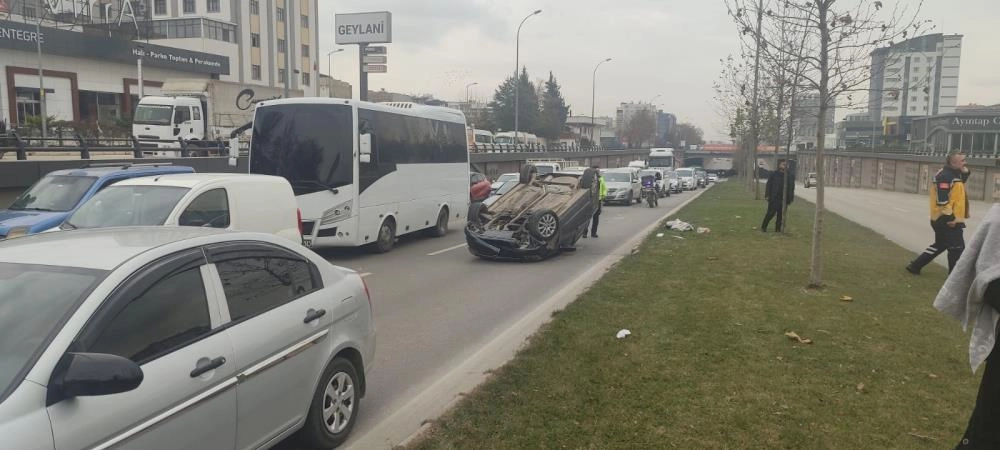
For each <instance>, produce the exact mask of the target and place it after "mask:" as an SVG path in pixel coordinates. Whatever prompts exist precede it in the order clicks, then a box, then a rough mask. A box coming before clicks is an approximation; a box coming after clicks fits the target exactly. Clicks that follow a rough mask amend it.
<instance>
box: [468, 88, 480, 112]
mask: <svg viewBox="0 0 1000 450" xmlns="http://www.w3.org/2000/svg"><path fill="white" fill-rule="evenodd" d="M477 84H479V83H469V84H467V85H465V107H466V108H469V111H470V112H471V111H472V105H470V104H469V88H470V87H472V86H475V85H477Z"/></svg>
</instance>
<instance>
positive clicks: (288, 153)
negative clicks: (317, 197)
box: [250, 104, 354, 195]
mask: <svg viewBox="0 0 1000 450" xmlns="http://www.w3.org/2000/svg"><path fill="white" fill-rule="evenodd" d="M353 128H354V119H353V116H352V112H351V106H350V105H331V104H287V105H281V104H278V105H272V106H263V107H259V108H257V113H256V115H255V116H254V121H253V138H252V140H251V141H250V173H256V174H262V175H276V176H280V177H284V178H285V179H286V180H288V182H289V183H290V184H291V185H292V190H293V191H295V195H304V194H309V193H313V192H320V191H324V190H329V189H333V188H338V187H341V186H347V185H350V184H352V183H354V145H353V137H354V133H353Z"/></svg>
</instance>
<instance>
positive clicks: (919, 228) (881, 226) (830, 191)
mask: <svg viewBox="0 0 1000 450" xmlns="http://www.w3.org/2000/svg"><path fill="white" fill-rule="evenodd" d="M824 194H825V195H824V204H825V205H826V209H827V210H829V211H833V212H835V213H837V214H839V215H841V216H844V217H845V218H847V219H849V220H851V221H853V222H855V223H858V224H860V225H863V226H865V227H867V228H870V229H872V230H874V231H875V232H877V233H879V234H881V235H883V236H885V237H886V238H887V239H889V240H890V241H892V242H895V243H896V244H899V246H901V247H903V248H905V249H907V250H910V251H912V252H914V253H915V254H916V253H920V252H923V251H924V249H925V248H927V245H928V244H930V243H931V242H933V241H934V232H933V231H931V226H930V216H929V213H930V212H929V209H930V203H929V202H930V200H929V199H928V197H927V195H925V194H919V195H918V194H907V193H902V192H890V191H881V190H874V189H851V188H834V187H827V188H825V192H824ZM795 195H796V196H797V197H801V198H804V199H806V200H809V201H810V202H814V203H815V202H816V189H804V188H802V186H797V187H796V189H795ZM991 206H992V204H990V203H986V202H980V201H971V202H970V205H969V209H970V211H971V215H972V217H971V218H969V219H968V220H966V224H967V226H968V228H966V230H965V239H966V241H968V240H969V239H970V238H971V237H972V234H973V233H975V230H976V228H978V227H979V221H980V218H982V216H983V215H984V214H985V213H986V211H987V210H989V208H990V207H991ZM934 261H935V262H937V263H938V264H941V265H943V266H947V265H948V261H947V258H945V257H944V256H940V257H938V258H935V260H934ZM907 262H909V261H901V262H900V266H899V267H900V268H901V269H902V267H903V266H905V265H906V263H907Z"/></svg>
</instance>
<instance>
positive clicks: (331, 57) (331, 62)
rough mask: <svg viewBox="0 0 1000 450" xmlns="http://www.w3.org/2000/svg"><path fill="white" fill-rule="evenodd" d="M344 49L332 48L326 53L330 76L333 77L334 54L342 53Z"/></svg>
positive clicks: (327, 69) (327, 68)
mask: <svg viewBox="0 0 1000 450" xmlns="http://www.w3.org/2000/svg"><path fill="white" fill-rule="evenodd" d="M342 51H344V49H342V48H338V49H336V50H331V51H330V52H329V53H327V54H326V71H327V72H329V74H330V78H333V54H334V53H340V52H342Z"/></svg>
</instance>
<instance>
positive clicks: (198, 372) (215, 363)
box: [191, 356, 226, 378]
mask: <svg viewBox="0 0 1000 450" xmlns="http://www.w3.org/2000/svg"><path fill="white" fill-rule="evenodd" d="M225 363H226V358H224V357H222V356H220V357H218V358H215V359H213V360H211V361H209V362H208V364H203V365H200V366H198V367H195V368H194V370H192V371H191V378H198V377H200V376H202V375H204V374H206V373H208V372H209V371H212V370H215V369H218V368H219V367H222V365H223V364H225Z"/></svg>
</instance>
